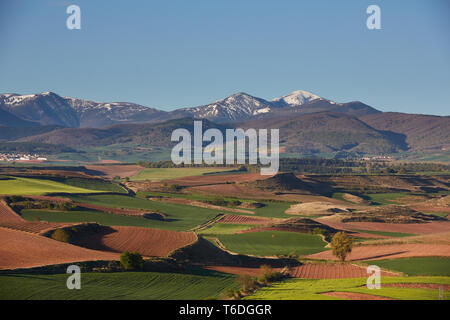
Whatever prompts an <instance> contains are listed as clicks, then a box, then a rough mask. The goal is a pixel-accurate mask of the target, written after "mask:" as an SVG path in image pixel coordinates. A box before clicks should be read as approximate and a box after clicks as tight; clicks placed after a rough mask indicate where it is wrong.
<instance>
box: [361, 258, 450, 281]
mask: <svg viewBox="0 0 450 320" xmlns="http://www.w3.org/2000/svg"><path fill="white" fill-rule="evenodd" d="M367 263H369V262H367ZM376 265H377V266H380V267H382V268H385V269H389V270H393V271H400V272H403V273H405V274H407V275H409V276H447V277H450V258H444V257H417V258H402V259H392V260H377V261H376Z"/></svg>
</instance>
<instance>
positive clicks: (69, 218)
mask: <svg viewBox="0 0 450 320" xmlns="http://www.w3.org/2000/svg"><path fill="white" fill-rule="evenodd" d="M21 216H22V217H23V218H24V219H25V220H28V221H36V220H37V218H39V220H41V221H48V222H74V223H77V222H96V223H98V224H101V225H104V226H130V227H144V228H157V229H165V228H164V227H165V226H166V225H167V222H162V221H157V220H150V219H146V218H144V217H138V216H125V215H119V214H111V213H106V212H100V211H95V210H83V211H54V210H45V209H43V210H40V209H39V210H38V209H25V210H22V211H21ZM166 229H167V228H166Z"/></svg>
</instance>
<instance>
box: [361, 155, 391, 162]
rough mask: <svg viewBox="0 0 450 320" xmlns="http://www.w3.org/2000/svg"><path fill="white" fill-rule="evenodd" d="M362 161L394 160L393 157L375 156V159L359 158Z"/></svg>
mask: <svg viewBox="0 0 450 320" xmlns="http://www.w3.org/2000/svg"><path fill="white" fill-rule="evenodd" d="M361 160H363V161H392V160H394V158H393V157H389V156H375V157H364V158H361Z"/></svg>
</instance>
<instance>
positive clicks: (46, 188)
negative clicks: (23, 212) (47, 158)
mask: <svg viewBox="0 0 450 320" xmlns="http://www.w3.org/2000/svg"><path fill="white" fill-rule="evenodd" d="M9 178H10V179H7V180H0V194H7V195H13V194H14V195H43V194H48V193H92V192H102V191H101V190H96V189H87V188H82V187H77V186H71V185H67V184H64V183H61V182H57V181H52V180H47V179H34V178H22V177H9Z"/></svg>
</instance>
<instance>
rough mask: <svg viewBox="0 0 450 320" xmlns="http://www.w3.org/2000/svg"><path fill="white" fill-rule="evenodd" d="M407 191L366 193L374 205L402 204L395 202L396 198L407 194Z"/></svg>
mask: <svg viewBox="0 0 450 320" xmlns="http://www.w3.org/2000/svg"><path fill="white" fill-rule="evenodd" d="M408 194H409V193H407V192H393V193H370V194H366V196H367V198H368V200H369V201H371V202H372V203H373V204H374V205H389V204H401V203H397V202H395V200H396V199H398V198H401V197H404V196H407V195H408Z"/></svg>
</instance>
